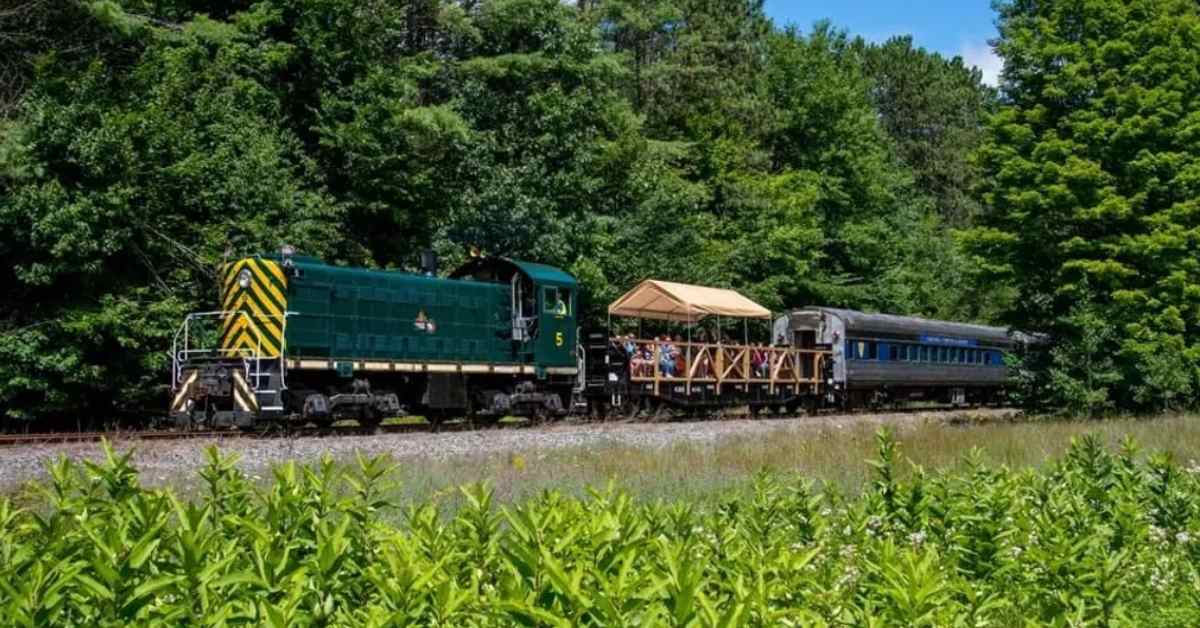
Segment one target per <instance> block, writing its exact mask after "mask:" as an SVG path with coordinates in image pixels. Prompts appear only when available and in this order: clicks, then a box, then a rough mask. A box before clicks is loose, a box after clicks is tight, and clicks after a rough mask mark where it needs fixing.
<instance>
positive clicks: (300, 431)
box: [0, 406, 1002, 448]
mask: <svg viewBox="0 0 1200 628" xmlns="http://www.w3.org/2000/svg"><path fill="white" fill-rule="evenodd" d="M981 409H984V408H979V407H956V406H934V407H923V408H887V409H884V408H881V409H876V410H857V411H850V412H838V413H835V415H844V416H848V417H849V416H855V415H859V414H891V413H905V412H952V411H962V412H971V411H974V410H981ZM988 409H997V408H988ZM999 409H1002V408H999ZM789 418H792V419H802V418H805V415H773V414H772V415H768V414H762V415H760V416H758V417H752V416H750V415H749V414H746V415H740V414H734V415H726V416H725V418H723V419H696V418H690V419H685V418H678V417H675V418H669V419H659V420H658V421H669V422H703V421H713V420H717V421H720V420H757V421H769V420H776V419H789ZM570 421H571V420H570V419H568V420H567V421H561V422H557V423H558V424H565V423H567V422H570ZM573 421H574V422H583V423H589V422H599V423H605V422H608V423H620V422H634V423H636V422H657V421H656V420H655V419H642V420H640V421H639V420H635V419H630V418H628V417H626V418H621V417H616V416H610V417H608V418H607V419H605V420H604V421H590V420H588V419H582V420H581V419H579V418H576V419H574V420H573ZM554 424H556V423H555V422H551V423H537V422H533V421H525V422H520V423H471V422H469V421H447V422H442V423H437V424H433V423H402V424H393V425H380V426H378V427H375V428H370V427H359V426H356V425H344V426H335V427H327V428H314V427H300V428H292V429H267V430H262V431H242V430H236V429H230V430H205V431H186V430H167V429H164V430H109V431H99V432H47V433H39V434H0V448H4V447H17V446H28V445H51V444H62V443H94V442H100V441H101V440H105V439H107V440H109V441H114V442H116V441H159V440H186V439H213V440H226V439H230V440H232V439H244V438H259V439H267V438H333V437H338V436H370V435H374V434H405V433H422V432H467V431H475V430H489V429H521V428H527V427H537V426H539V425H554Z"/></svg>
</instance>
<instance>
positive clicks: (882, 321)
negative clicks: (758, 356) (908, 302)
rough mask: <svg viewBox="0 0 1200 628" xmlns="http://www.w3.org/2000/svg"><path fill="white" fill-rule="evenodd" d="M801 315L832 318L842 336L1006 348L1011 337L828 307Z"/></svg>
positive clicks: (995, 330) (949, 324) (977, 328)
mask: <svg viewBox="0 0 1200 628" xmlns="http://www.w3.org/2000/svg"><path fill="white" fill-rule="evenodd" d="M801 311H816V312H823V313H826V314H829V315H832V316H836V317H838V318H840V319H841V320H842V322H843V323H845V325H846V333H847V334H850V333H858V334H882V335H893V336H921V335H926V336H946V337H952V338H971V339H975V340H981V341H984V342H987V343H989V344H998V345H1009V344H1012V342H1013V337H1012V336H1011V335H1010V334H1009V332H1008V330H1006V329H1004V328H1002V327H990V326H987V325H975V324H972V323H955V322H952V321H939V320H934V319H929V318H920V317H917V316H896V315H894V314H867V313H866V312H858V311H855V310H843V309H838V308H832V307H807V308H804V309H803V310H801Z"/></svg>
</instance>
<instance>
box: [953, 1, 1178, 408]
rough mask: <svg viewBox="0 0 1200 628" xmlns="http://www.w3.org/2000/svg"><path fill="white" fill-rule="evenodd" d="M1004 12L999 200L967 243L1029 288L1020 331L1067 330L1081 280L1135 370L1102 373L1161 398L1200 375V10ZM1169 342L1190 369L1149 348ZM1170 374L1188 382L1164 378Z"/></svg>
mask: <svg viewBox="0 0 1200 628" xmlns="http://www.w3.org/2000/svg"><path fill="white" fill-rule="evenodd" d="M997 9H998V10H999V13H1000V19H999V27H1000V39H999V41H998V42H997V51H998V52H999V54H1000V55H1001V56H1002V57H1003V58H1004V60H1005V67H1004V72H1003V74H1002V85H1001V89H1002V91H1003V93H1004V98H1005V102H1004V105H1003V106H1002V107H1001V109H1000V110H999V111H998V112H997V113H996V115H995V116H993V117H992V119H991V121H990V123H989V140H988V143H987V145H986V146H985V148H984V149H983V150H982V153H981V163H982V165H983V168H984V170H985V172H986V174H987V180H986V184H985V186H984V192H985V193H984V197H983V198H984V202H985V204H986V205H987V207H988V210H987V213H986V216H985V217H984V220H983V223H984V224H983V226H981V227H980V228H978V229H976V230H974V231H973V232H972V233H971V234H970V237H969V240H970V243H971V246H972V247H973V250H974V251H975V253H976V255H977V256H978V258H979V259H981V260H984V263H986V264H987V265H988V267H989V270H990V275H991V280H992V281H1008V282H1011V283H1012V285H1014V286H1015V287H1016V288H1017V289H1018V291H1019V298H1017V299H1016V300H1015V303H1014V307H1013V308H1012V310H1011V311H1010V312H1009V315H1008V320H1009V321H1010V322H1011V323H1012V324H1014V325H1015V326H1017V327H1018V328H1022V329H1030V330H1037V331H1044V332H1047V333H1049V334H1050V336H1051V337H1052V338H1056V339H1060V340H1061V341H1064V342H1066V341H1069V339H1071V338H1073V337H1074V336H1075V334H1074V333H1073V332H1072V330H1071V329H1070V328H1069V326H1064V325H1063V321H1064V320H1066V319H1065V318H1064V317H1065V316H1066V315H1067V314H1068V313H1069V312H1071V311H1072V308H1073V307H1075V306H1076V304H1077V303H1078V302H1079V301H1080V300H1081V299H1082V298H1083V297H1084V289H1085V287H1086V288H1087V289H1088V290H1090V291H1094V293H1095V307H1096V308H1097V311H1098V312H1099V314H1098V316H1099V317H1101V318H1103V319H1104V320H1105V321H1107V323H1108V324H1111V325H1113V326H1114V327H1115V329H1116V330H1118V333H1117V335H1116V336H1115V337H1114V339H1113V346H1112V348H1111V350H1112V351H1113V352H1115V353H1116V354H1117V355H1118V356H1119V360H1118V362H1119V365H1120V366H1121V367H1122V373H1123V374H1124V376H1123V377H1122V378H1121V379H1120V380H1114V381H1106V382H1103V383H1104V385H1105V386H1107V387H1108V388H1109V391H1108V398H1109V399H1111V400H1112V401H1113V402H1115V403H1117V404H1118V405H1120V406H1122V407H1155V406H1161V405H1163V404H1164V403H1167V400H1168V399H1177V398H1178V395H1179V394H1183V393H1184V391H1189V390H1195V382H1196V381H1197V380H1196V375H1195V374H1196V365H1197V361H1196V360H1197V355H1198V352H1197V346H1198V344H1200V282H1197V280H1196V278H1197V277H1200V249H1198V247H1200V238H1198V237H1197V236H1198V235H1200V202H1198V201H1197V199H1198V198H1200V134H1198V133H1197V132H1196V129H1198V128H1200V106H1198V105H1200V103H1198V101H1197V95H1198V92H1200V82H1198V81H1197V79H1198V78H1200V15H1198V13H1200V9H1198V7H1197V5H1196V3H1194V2H1190V1H1185V0H1136V1H1133V2H1120V1H1116V0H1112V1H1101V2H1090V3H1077V2H1065V1H1051V2H1031V1H1027V0H1014V1H1011V2H1001V3H999V4H997ZM1150 346H1153V347H1156V348H1155V349H1153V350H1150V349H1148V347H1150ZM1160 350H1161V351H1169V352H1171V355H1172V356H1173V357H1172V359H1176V356H1177V357H1178V359H1179V360H1181V363H1180V364H1179V366H1180V368H1170V369H1164V368H1162V367H1161V366H1160V365H1156V362H1155V360H1158V359H1160V358H1157V357H1156V358H1154V360H1152V361H1150V362H1147V361H1146V358H1147V357H1148V356H1150V355H1153V354H1155V352H1157V351H1160ZM1139 365H1140V366H1139ZM1164 371H1171V372H1175V373H1179V374H1180V377H1181V378H1183V379H1186V380H1187V381H1186V382H1185V381H1182V379H1181V380H1180V381H1176V382H1171V383H1167V382H1165V381H1164V380H1163V378H1162V377H1161V373H1163V372H1164ZM1156 374H1158V375H1156ZM1168 390H1169V391H1174V392H1171V393H1168V392H1167V391H1168ZM1165 395H1166V396H1165ZM1170 403H1175V402H1174V401H1171V402H1170Z"/></svg>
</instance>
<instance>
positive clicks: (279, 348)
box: [221, 258, 287, 357]
mask: <svg viewBox="0 0 1200 628" xmlns="http://www.w3.org/2000/svg"><path fill="white" fill-rule="evenodd" d="M222 280H223V284H222V285H223V288H222V293H221V305H222V307H221V310H222V311H224V312H225V315H224V317H223V321H222V323H223V330H222V333H221V351H222V352H223V353H224V354H225V355H229V356H236V355H258V356H263V357H278V356H279V355H280V354H281V353H282V352H283V342H284V339H283V327H284V326H283V322H284V320H283V315H284V312H285V311H287V276H286V275H284V273H283V268H281V267H280V266H279V264H277V263H276V262H272V261H270V260H264V259H257V258H247V259H243V260H239V261H236V262H232V263H230V264H226V265H225V269H224V272H223V274H222Z"/></svg>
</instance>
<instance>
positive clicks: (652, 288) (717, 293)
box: [608, 279, 771, 322]
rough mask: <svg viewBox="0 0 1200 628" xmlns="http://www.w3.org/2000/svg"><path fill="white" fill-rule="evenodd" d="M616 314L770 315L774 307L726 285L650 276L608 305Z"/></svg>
mask: <svg viewBox="0 0 1200 628" xmlns="http://www.w3.org/2000/svg"><path fill="white" fill-rule="evenodd" d="M608 313H609V314H612V315H615V316H629V317H634V318H652V319H658V320H668V321H680V322H688V321H696V320H699V319H702V318H705V317H707V316H713V315H715V316H728V317H730V318H770V317H771V311H770V310H768V309H767V308H765V307H763V306H761V305H759V304H757V303H755V302H754V301H751V300H750V299H747V298H746V297H744V296H742V295H741V294H738V293H737V292H734V291H733V290H727V289H724V288H709V287H707V286H695V285H692V284H686V283H674V282H671V281H658V280H657V279H647V280H645V281H643V282H642V283H639V284H638V285H637V286H635V287H634V288H633V289H632V290H630V291H629V292H626V293H625V294H624V295H622V296H621V298H619V299H617V300H616V301H613V302H612V304H611V305H609V306H608Z"/></svg>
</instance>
